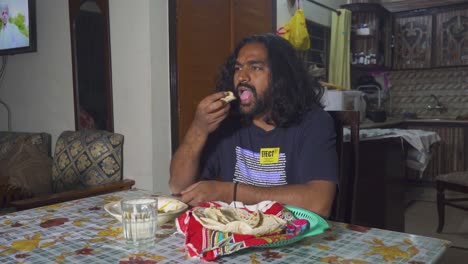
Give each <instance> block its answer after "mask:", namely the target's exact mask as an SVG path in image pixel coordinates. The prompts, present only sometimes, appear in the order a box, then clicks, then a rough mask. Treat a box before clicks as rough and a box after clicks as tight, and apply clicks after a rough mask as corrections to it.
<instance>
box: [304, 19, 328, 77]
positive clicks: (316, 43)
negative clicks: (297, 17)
mask: <svg viewBox="0 0 468 264" xmlns="http://www.w3.org/2000/svg"><path fill="white" fill-rule="evenodd" d="M306 25H307V31H308V32H309V37H310V48H309V50H307V51H301V52H300V56H301V57H302V58H303V60H304V61H305V62H306V65H307V67H308V69H309V71H311V73H312V75H314V76H316V77H319V79H321V80H326V79H327V78H328V74H327V73H328V59H329V54H330V28H329V27H326V26H323V25H320V24H318V23H315V22H312V21H310V20H306ZM317 67H318V68H317ZM314 69H315V70H316V71H315V73H314ZM317 69H323V70H320V71H322V72H324V75H320V74H318V73H317V72H320V71H318V70H317ZM316 73H317V74H316ZM317 75H319V76H317Z"/></svg>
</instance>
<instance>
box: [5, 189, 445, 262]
mask: <svg viewBox="0 0 468 264" xmlns="http://www.w3.org/2000/svg"><path fill="white" fill-rule="evenodd" d="M142 194H149V193H148V192H145V191H141V190H130V191H124V192H118V193H112V194H106V195H101V196H95V197H90V198H86V199H81V200H75V201H71V202H66V203H61V204H57V205H51V206H46V207H41V208H36V209H31V210H26V211H22V212H17V213H12V214H7V215H3V216H0V263H34V264H41V263H147V264H150V263H181V262H189V263H196V262H199V261H198V260H194V259H190V258H189V257H187V253H186V251H185V249H184V237H183V236H182V235H180V234H176V233H174V229H173V225H172V224H166V225H164V226H162V227H161V229H160V232H159V234H158V235H157V242H156V245H154V246H151V247H149V248H144V249H138V248H131V247H129V246H127V245H126V244H125V241H124V239H123V234H122V225H121V223H120V222H118V221H117V220H116V219H115V218H113V217H112V216H110V215H109V214H107V212H106V211H105V210H104V208H103V207H104V205H105V204H106V203H109V202H112V201H118V200H120V199H121V198H123V197H136V196H141V195H142ZM449 246H450V242H449V241H445V240H440V239H435V238H429V237H422V236H416V235H411V234H405V233H398V232H392V231H387V230H382V229H375V228H366V227H361V226H355V225H348V224H342V223H336V222H330V229H329V230H327V231H326V232H325V233H324V234H321V235H318V236H315V237H310V238H306V239H304V240H302V241H300V242H298V243H296V244H294V245H291V246H286V247H280V248H270V249H261V248H254V249H247V250H244V251H240V252H237V253H235V254H232V255H228V256H224V257H222V258H220V259H218V260H217V261H215V263H273V262H274V263H288V264H291V263H411V264H422V263H435V262H436V261H437V260H438V259H439V258H440V257H441V255H442V254H443V253H444V251H445V250H446V248H447V247H449Z"/></svg>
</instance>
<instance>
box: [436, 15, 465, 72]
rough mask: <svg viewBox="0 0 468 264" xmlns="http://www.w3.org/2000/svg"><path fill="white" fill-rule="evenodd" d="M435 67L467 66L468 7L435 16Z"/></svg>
mask: <svg viewBox="0 0 468 264" xmlns="http://www.w3.org/2000/svg"><path fill="white" fill-rule="evenodd" d="M436 23H437V24H436V25H437V31H436V32H437V33H436V35H437V36H436V46H437V49H436V66H459V65H468V7H465V8H462V9H460V10H454V11H448V12H443V13H440V14H437V15H436Z"/></svg>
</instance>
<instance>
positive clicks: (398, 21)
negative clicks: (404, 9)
mask: <svg viewBox="0 0 468 264" xmlns="http://www.w3.org/2000/svg"><path fill="white" fill-rule="evenodd" d="M394 35H395V48H394V52H393V54H394V61H393V66H394V68H395V69H397V70H401V69H416V68H429V67H431V52H432V50H431V48H432V16H431V15H427V16H416V17H415V16H413V17H397V18H395V24H394Z"/></svg>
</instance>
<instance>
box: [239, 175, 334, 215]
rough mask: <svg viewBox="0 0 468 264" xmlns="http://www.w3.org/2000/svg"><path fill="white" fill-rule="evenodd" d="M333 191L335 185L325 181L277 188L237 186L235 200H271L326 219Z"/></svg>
mask: <svg viewBox="0 0 468 264" xmlns="http://www.w3.org/2000/svg"><path fill="white" fill-rule="evenodd" d="M335 189H336V186H335V184H334V183H332V182H327V181H311V182H309V183H306V184H289V185H284V186H278V187H255V186H251V185H244V184H239V185H238V186H237V200H238V201H242V202H244V203H246V204H255V203H258V202H261V201H264V200H273V201H277V202H280V203H282V204H287V205H293V206H298V207H301V208H304V209H307V210H309V211H312V212H315V213H317V214H319V215H321V216H323V217H328V216H329V215H330V211H331V206H332V204H333V199H334V196H335V191H336V190H335Z"/></svg>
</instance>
